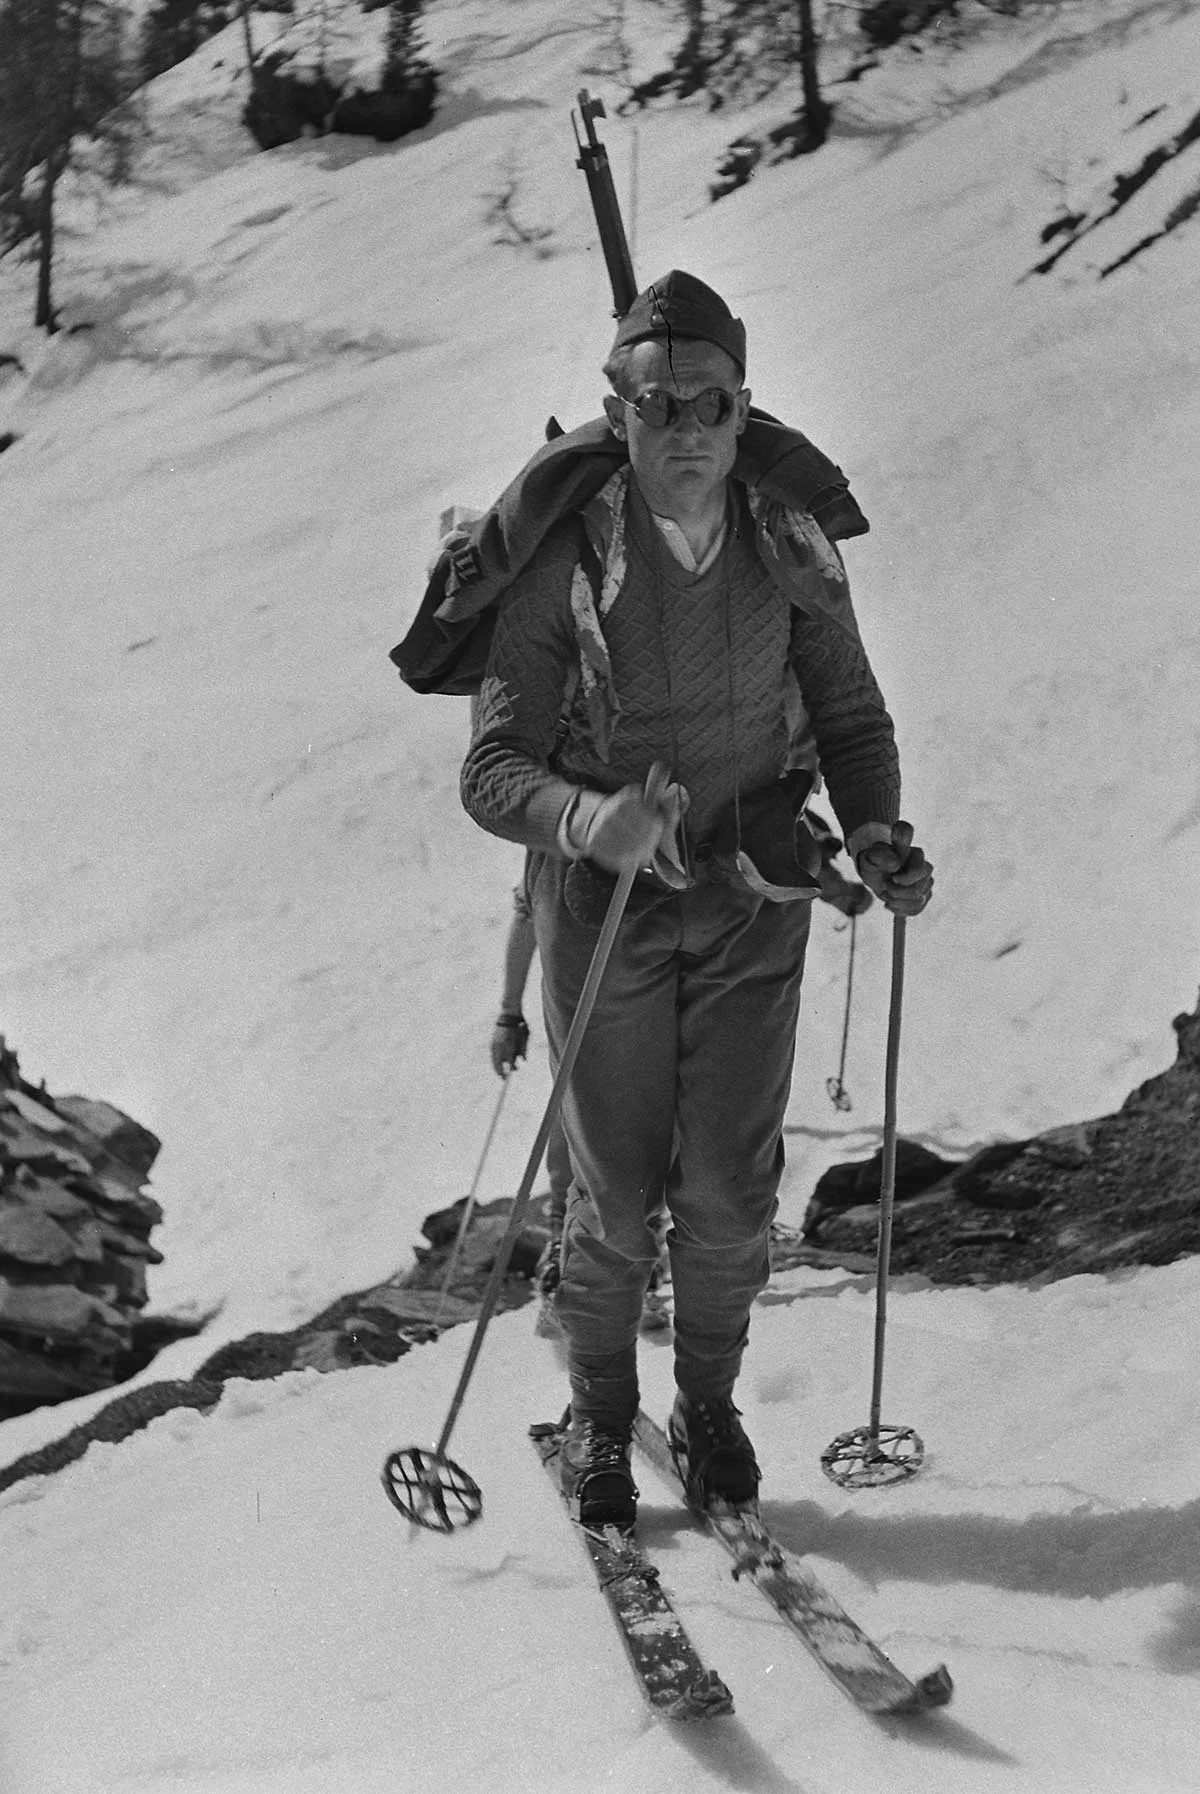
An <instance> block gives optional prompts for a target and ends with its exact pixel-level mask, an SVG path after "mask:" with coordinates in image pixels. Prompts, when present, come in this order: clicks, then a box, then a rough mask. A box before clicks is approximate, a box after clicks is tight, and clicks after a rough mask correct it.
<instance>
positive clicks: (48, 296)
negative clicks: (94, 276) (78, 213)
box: [33, 155, 59, 335]
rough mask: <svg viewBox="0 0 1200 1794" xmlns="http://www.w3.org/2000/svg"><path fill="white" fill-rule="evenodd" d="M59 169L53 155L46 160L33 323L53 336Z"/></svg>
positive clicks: (56, 325) (39, 222)
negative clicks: (56, 203)
mask: <svg viewBox="0 0 1200 1794" xmlns="http://www.w3.org/2000/svg"><path fill="white" fill-rule="evenodd" d="M58 174H59V169H58V163H57V160H56V158H55V157H54V156H53V155H49V156H47V157H46V163H45V167H44V169H43V171H42V191H41V195H40V197H39V200H38V278H37V304H36V306H35V309H34V316H33V321H34V324H35V325H36V326H37V327H38V329H39V330H42V329H44V330H45V331H47V332H48V333H49V334H50V335H53V334H54V332H55V331H56V330H57V329H58V319H57V318H56V317H55V315H54V296H53V289H52V281H53V273H54V184H55V182H56V181H57V179H58Z"/></svg>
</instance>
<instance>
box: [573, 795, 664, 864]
mask: <svg viewBox="0 0 1200 1794" xmlns="http://www.w3.org/2000/svg"><path fill="white" fill-rule="evenodd" d="M667 826H668V816H667V813H666V811H665V810H664V809H662V808H660V807H659V805H657V804H654V803H647V802H646V799H645V798H644V796H643V795H642V792H641V790H640V789H639V787H638V786H637V785H626V786H625V787H624V788H623V789H622V790H621V791H613V792H611V793H609V795H608V796H607V797H606V796H605V795H604V794H603V793H602V792H599V791H581V792H580V793H579V795H578V797H576V798H575V799H573V801H572V805H571V809H570V811H569V812H568V816H567V824H566V837H567V842H568V845H569V846H570V847H572V848H574V850H575V851H576V853H577V854H578V855H579V856H580V857H581V858H584V859H589V860H594V861H595V862H596V864H597V865H598V866H603V867H604V869H605V870H606V871H607V872H624V871H626V870H628V869H629V868H636V867H638V866H645V865H648V864H649V862H650V861H651V860H652V859H653V857H654V854H655V852H656V851H657V849H658V846H659V843H660V842H661V841H662V839H663V836H664V835H665V834H666V833H667Z"/></svg>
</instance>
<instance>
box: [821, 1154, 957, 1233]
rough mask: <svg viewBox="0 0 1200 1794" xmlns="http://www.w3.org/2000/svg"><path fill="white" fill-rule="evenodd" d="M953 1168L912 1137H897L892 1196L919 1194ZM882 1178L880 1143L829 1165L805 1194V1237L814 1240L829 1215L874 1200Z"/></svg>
mask: <svg viewBox="0 0 1200 1794" xmlns="http://www.w3.org/2000/svg"><path fill="white" fill-rule="evenodd" d="M953 1169H954V1167H953V1165H952V1163H951V1162H950V1160H948V1159H943V1158H940V1157H939V1156H938V1154H937V1153H936V1152H930V1150H929V1148H928V1147H927V1146H922V1145H920V1144H919V1142H917V1141H916V1140H897V1142H896V1184H895V1200H896V1201H897V1202H906V1201H908V1200H909V1199H910V1198H911V1197H913V1196H918V1195H920V1193H921V1192H922V1191H923V1190H927V1189H929V1188H930V1186H931V1185H932V1184H935V1183H938V1182H940V1180H941V1179H942V1178H943V1177H945V1176H946V1174H947V1173H948V1172H950V1171H952V1170H953ZM882 1178H883V1148H882V1147H880V1149H879V1151H878V1152H877V1153H875V1154H874V1156H873V1157H872V1158H869V1159H860V1160H856V1161H855V1162H854V1163H853V1164H848V1165H831V1166H830V1167H829V1169H828V1171H826V1172H825V1173H824V1174H823V1176H821V1177H820V1178H819V1179H818V1180H817V1185H816V1188H815V1189H814V1190H813V1193H812V1196H811V1197H810V1198H809V1204H808V1209H807V1212H806V1213H805V1216H804V1227H803V1233H804V1236H805V1238H806V1239H808V1240H815V1239H816V1236H817V1234H818V1232H820V1231H821V1230H822V1229H823V1227H824V1225H825V1223H826V1221H827V1220H828V1219H829V1217H830V1216H831V1215H835V1214H839V1213H841V1212H843V1211H845V1210H847V1209H852V1208H857V1207H858V1206H859V1204H861V1203H868V1202H870V1203H878V1201H879V1192H880V1184H881V1182H882Z"/></svg>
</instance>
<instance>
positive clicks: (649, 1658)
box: [529, 1421, 733, 1719]
mask: <svg viewBox="0 0 1200 1794" xmlns="http://www.w3.org/2000/svg"><path fill="white" fill-rule="evenodd" d="M529 1436H530V1438H531V1439H532V1440H533V1443H534V1446H535V1448H536V1450H537V1453H538V1456H539V1457H540V1458H541V1460H542V1463H543V1464H544V1466H545V1468H546V1473H547V1475H548V1476H549V1477H550V1480H551V1482H552V1483H553V1484H554V1487H555V1489H556V1490H558V1493H559V1495H560V1496H561V1495H562V1490H561V1488H559V1480H558V1454H559V1450H560V1448H561V1446H562V1437H563V1435H562V1428H561V1426H560V1425H558V1424H557V1423H555V1422H553V1421H548V1422H544V1423H542V1424H539V1425H537V1426H532V1427H530V1429H529ZM565 1505H566V1502H565V1500H564V1506H565ZM572 1524H573V1525H574V1526H575V1530H576V1532H577V1533H578V1534H579V1536H580V1538H581V1539H582V1540H583V1543H584V1545H585V1547H586V1549H587V1553H588V1556H589V1558H590V1559H591V1563H592V1568H593V1569H594V1570H595V1572H596V1580H597V1582H598V1584H599V1586H600V1590H601V1592H602V1594H603V1595H604V1597H605V1599H606V1601H607V1602H608V1605H609V1608H610V1610H611V1612H612V1615H613V1618H614V1619H615V1620H616V1622H617V1626H618V1628H619V1630H620V1633H621V1637H622V1638H623V1640H624V1642H625V1648H626V1650H627V1652H628V1654H629V1661H630V1663H631V1664H632V1665H633V1669H634V1673H635V1674H636V1676H637V1678H638V1681H639V1683H640V1684H641V1688H642V1692H643V1693H644V1695H645V1696H646V1699H647V1701H649V1703H650V1706H651V1707H652V1708H653V1709H654V1711H655V1712H656V1713H659V1714H661V1715H662V1716H663V1717H664V1718H665V1719H709V1718H713V1717H715V1716H716V1715H717V1714H721V1713H732V1712H733V1696H732V1695H731V1694H730V1692H729V1690H728V1688H727V1687H726V1686H725V1684H724V1682H723V1681H722V1680H721V1678H720V1676H719V1675H717V1673H716V1671H715V1670H710V1669H706V1668H705V1666H704V1664H703V1662H702V1661H701V1659H700V1656H699V1654H698V1652H697V1650H696V1647H695V1646H694V1645H693V1643H692V1641H691V1639H690V1638H689V1637H688V1635H687V1633H686V1632H685V1631H684V1628H683V1622H682V1621H681V1620H680V1618H679V1615H678V1614H677V1613H676V1612H675V1609H674V1608H673V1607H672V1605H671V1602H670V1599H669V1598H668V1596H667V1595H666V1593H665V1592H664V1590H663V1588H662V1586H661V1584H660V1582H659V1580H658V1571H657V1569H656V1568H655V1566H654V1565H653V1564H652V1563H651V1561H650V1559H649V1558H648V1557H647V1556H646V1554H645V1552H644V1551H643V1550H642V1549H641V1547H640V1545H638V1543H637V1541H636V1540H635V1539H633V1538H631V1537H630V1536H629V1535H628V1534H627V1533H623V1532H621V1531H619V1529H618V1528H617V1527H615V1526H606V1527H605V1528H604V1529H603V1531H592V1530H591V1529H590V1528H587V1527H583V1526H580V1525H579V1524H578V1523H577V1522H574V1521H573V1522H572Z"/></svg>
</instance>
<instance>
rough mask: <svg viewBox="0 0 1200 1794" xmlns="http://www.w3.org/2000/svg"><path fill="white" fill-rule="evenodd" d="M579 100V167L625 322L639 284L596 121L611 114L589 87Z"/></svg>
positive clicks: (615, 304) (615, 313) (615, 301)
mask: <svg viewBox="0 0 1200 1794" xmlns="http://www.w3.org/2000/svg"><path fill="white" fill-rule="evenodd" d="M578 99H579V113H580V118H581V119H582V122H583V131H584V135H583V138H582V139H581V138H580V135H579V127H578V125H577V124H576V123H575V114H574V113H573V112H572V114H571V125H572V128H573V129H574V131H575V145H576V148H577V149H578V151H579V160H578V161H577V162H576V164H575V166H576V167H577V168H582V170H583V172H584V175H585V176H586V177H587V184H588V192H589V194H590V195H591V200H592V210H593V212H594V213H595V215H596V228H597V229H598V230H599V232H600V247H601V249H602V250H603V251H604V262H605V266H606V267H607V269H608V279H609V284H610V286H611V287H612V296H613V316H614V317H615V318H623V317H624V316H625V313H626V312H627V311H628V310H629V308H630V306H631V305H632V304H633V302H634V300H635V299H636V298H637V281H636V279H635V278H634V273H633V257H632V256H631V255H630V253H629V242H628V240H627V238H626V236H625V225H624V222H623V221H622V218H621V207H620V205H619V204H618V201H617V190H616V188H615V187H614V186H613V177H612V168H611V167H610V165H609V160H608V151H607V150H606V149H605V147H604V145H603V144H602V143H601V142H600V139H599V138H598V137H597V136H596V126H595V122H594V121H595V120H596V119H598V118H604V117H606V116H607V114H606V113H605V110H604V101H603V100H594V99H593V98H592V96H591V95H590V94H589V93H588V90H587V88H586V87H585V88H583V89H582V90H581V91H580V93H579V95H578Z"/></svg>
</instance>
